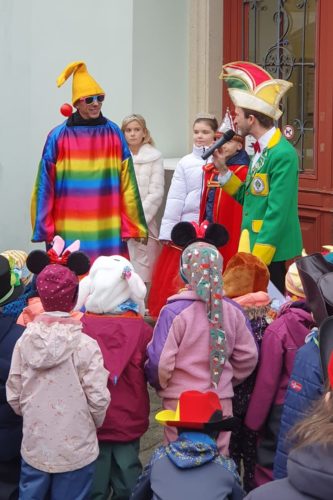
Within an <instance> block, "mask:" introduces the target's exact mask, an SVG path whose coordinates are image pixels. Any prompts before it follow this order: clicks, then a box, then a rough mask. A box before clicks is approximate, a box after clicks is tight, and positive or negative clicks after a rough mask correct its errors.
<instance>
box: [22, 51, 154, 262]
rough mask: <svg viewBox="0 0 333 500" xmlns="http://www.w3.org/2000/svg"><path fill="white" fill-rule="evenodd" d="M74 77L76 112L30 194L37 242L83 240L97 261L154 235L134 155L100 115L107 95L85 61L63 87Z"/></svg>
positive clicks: (51, 146)
mask: <svg viewBox="0 0 333 500" xmlns="http://www.w3.org/2000/svg"><path fill="white" fill-rule="evenodd" d="M72 74H73V87H72V103H73V106H74V107H75V108H76V112H75V113H74V114H71V116H69V118H68V119H67V120H66V121H65V122H63V123H62V124H61V125H58V126H57V127H55V128H54V129H53V130H52V131H51V132H50V133H49V135H48V137H47V140H46V143H45V146H44V150H43V155H42V159H41V161H40V164H39V169H38V174H37V178H36V181H35V186H34V190H33V194H32V203H31V220H32V228H33V235H32V241H34V242H37V241H45V242H46V244H48V243H51V242H52V240H53V238H54V236H55V235H56V234H58V235H60V236H61V237H62V238H63V239H64V240H65V245H66V246H68V245H69V244H71V243H72V242H73V241H74V240H76V239H79V240H80V242H81V245H80V248H81V250H82V251H83V252H85V253H87V254H88V255H89V257H90V258H91V260H92V261H93V260H95V259H96V258H97V257H98V256H100V255H115V254H119V255H124V256H125V257H126V256H127V245H126V241H127V240H128V239H129V238H136V239H142V240H146V239H147V237H148V230H147V224H146V221H145V217H144V212H143V209H142V204H141V199H140V195H139V190H138V187H137V182H136V177H135V173H134V167H133V162H132V157H131V154H130V151H129V149H128V146H127V143H126V141H125V139H124V136H123V134H122V132H121V130H120V129H119V128H118V126H117V125H116V124H115V123H113V122H112V121H110V120H108V119H107V118H105V117H104V116H103V115H102V113H101V107H102V102H103V100H104V97H105V92H104V90H103V89H102V88H101V87H100V86H99V84H98V83H97V82H96V81H95V80H94V79H93V78H92V77H91V75H90V74H89V73H88V71H87V68H86V65H85V63H84V62H82V61H78V62H73V63H71V64H69V65H68V66H67V67H66V68H65V70H64V71H63V72H62V73H61V75H60V76H59V78H58V80H57V84H58V87H60V86H61V85H62V84H63V83H64V82H65V81H66V80H67V78H68V77H69V76H71V75H72ZM69 107H70V106H69ZM67 116H68V115H67Z"/></svg>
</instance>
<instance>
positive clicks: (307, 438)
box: [288, 389, 333, 448]
mask: <svg viewBox="0 0 333 500" xmlns="http://www.w3.org/2000/svg"><path fill="white" fill-rule="evenodd" d="M288 439H289V440H290V441H291V442H292V444H294V445H295V448H300V447H303V446H308V445H311V444H314V443H319V444H323V445H332V444H333V392H332V390H331V389H329V390H328V391H326V392H325V393H324V395H323V396H322V397H321V398H320V399H319V400H318V401H317V402H316V403H315V405H314V406H313V409H312V411H311V413H309V415H308V416H307V417H305V418H304V420H302V421H301V422H299V423H298V424H296V425H295V427H293V428H292V429H291V431H290V432H289V433H288Z"/></svg>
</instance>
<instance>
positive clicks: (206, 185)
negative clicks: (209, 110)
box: [199, 108, 250, 269]
mask: <svg viewBox="0 0 333 500" xmlns="http://www.w3.org/2000/svg"><path fill="white" fill-rule="evenodd" d="M227 130H233V131H234V132H236V131H235V125H234V123H233V119H232V116H231V113H230V110H229V108H227V110H226V113H225V115H224V118H223V121H222V123H221V125H220V127H219V129H218V132H217V134H216V136H217V137H221V136H222V135H224V134H225V133H226V132H227ZM221 149H222V152H223V154H224V160H225V163H226V166H227V167H228V168H229V170H231V172H233V173H234V174H235V175H236V176H237V177H238V178H239V179H240V180H241V181H245V179H246V176H247V172H248V167H249V163H250V158H249V155H248V154H247V152H246V151H245V149H244V137H242V136H241V135H239V134H237V133H235V135H234V136H233V138H232V139H231V140H230V141H228V142H226V143H225V144H224V145H223V146H222V148H221ZM202 169H203V182H202V194H201V199H200V219H199V221H200V223H201V222H203V221H204V220H208V222H217V223H218V224H222V225H223V226H224V227H225V228H226V229H227V231H228V233H229V241H228V243H227V244H226V245H224V246H223V247H221V248H219V251H220V252H221V254H222V257H223V266H224V269H225V267H226V265H227V264H228V262H229V260H230V259H231V257H233V256H234V255H235V254H236V253H237V250H238V244H239V238H240V231H241V224H242V206H241V205H240V204H239V203H238V202H237V201H236V200H235V199H234V198H233V197H232V196H230V195H229V194H228V193H226V192H225V191H224V190H223V189H222V188H221V186H220V183H219V182H218V176H219V171H218V169H217V168H216V166H215V165H214V163H208V164H206V165H204V166H203V167H202Z"/></svg>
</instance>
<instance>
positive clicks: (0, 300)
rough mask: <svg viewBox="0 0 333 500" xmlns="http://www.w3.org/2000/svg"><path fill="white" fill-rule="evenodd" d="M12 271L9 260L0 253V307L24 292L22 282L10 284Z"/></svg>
mask: <svg viewBox="0 0 333 500" xmlns="http://www.w3.org/2000/svg"><path fill="white" fill-rule="evenodd" d="M11 277H12V272H11V269H10V265H9V261H8V260H7V259H6V257H4V256H3V255H0V307H2V306H5V305H6V304H8V303H9V302H13V301H14V300H16V299H17V298H18V297H20V295H22V293H23V292H24V286H23V284H22V282H21V281H20V283H19V284H18V285H12V284H11Z"/></svg>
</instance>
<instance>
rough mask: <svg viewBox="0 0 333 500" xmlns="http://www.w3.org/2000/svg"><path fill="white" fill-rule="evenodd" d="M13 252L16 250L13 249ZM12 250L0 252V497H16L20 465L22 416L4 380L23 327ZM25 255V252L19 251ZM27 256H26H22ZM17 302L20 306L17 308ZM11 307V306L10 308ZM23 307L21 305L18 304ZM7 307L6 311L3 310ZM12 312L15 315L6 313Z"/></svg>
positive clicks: (7, 499)
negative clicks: (11, 402)
mask: <svg viewBox="0 0 333 500" xmlns="http://www.w3.org/2000/svg"><path fill="white" fill-rule="evenodd" d="M15 253H16V251H15ZM9 254H10V255H12V251H10V253H9V252H4V253H3V254H2V255H0V443H1V446H0V498H1V500H16V499H17V498H18V485H19V479H20V468H21V455H20V448H21V440H22V418H21V416H19V415H16V414H15V413H14V412H13V410H12V408H11V407H10V405H9V404H8V400H7V397H6V381H7V378H8V374H9V367H10V363H11V358H12V354H13V350H14V347H15V344H16V342H17V341H18V339H19V338H20V337H21V335H22V333H23V331H24V328H23V327H22V326H19V325H17V324H16V315H17V314H16V311H17V310H19V309H20V306H21V304H22V303H21V302H20V299H21V297H22V295H23V294H24V284H23V280H22V276H20V273H19V272H18V268H17V265H16V262H15V260H14V259H10V258H8V257H9ZM22 254H24V252H22ZM5 256H6V257H5ZM25 257H26V255H25ZM17 304H19V308H18V309H17ZM10 306H13V307H12V308H10ZM21 307H22V306H21ZM6 308H7V312H6V313H5V312H4V310H5V309H6ZM12 311H15V314H8V312H10V313H12Z"/></svg>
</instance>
